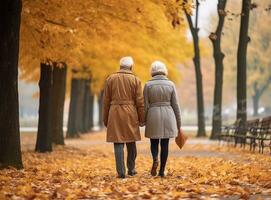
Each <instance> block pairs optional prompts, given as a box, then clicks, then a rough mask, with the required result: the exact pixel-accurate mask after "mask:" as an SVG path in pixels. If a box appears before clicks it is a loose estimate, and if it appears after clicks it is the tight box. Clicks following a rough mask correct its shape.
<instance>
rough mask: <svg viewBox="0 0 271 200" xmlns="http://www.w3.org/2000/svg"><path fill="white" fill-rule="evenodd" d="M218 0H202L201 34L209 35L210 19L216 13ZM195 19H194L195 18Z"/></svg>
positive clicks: (200, 12)
mask: <svg viewBox="0 0 271 200" xmlns="http://www.w3.org/2000/svg"><path fill="white" fill-rule="evenodd" d="M216 6H217V0H204V1H203V0H201V1H200V7H199V28H200V36H202V37H208V36H209V34H210V32H211V31H212V30H210V21H211V17H212V16H213V15H216ZM193 20H194V19H193Z"/></svg>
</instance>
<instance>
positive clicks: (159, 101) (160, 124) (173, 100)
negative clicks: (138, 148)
mask: <svg viewBox="0 0 271 200" xmlns="http://www.w3.org/2000/svg"><path fill="white" fill-rule="evenodd" d="M144 98H145V113H146V129H145V136H146V137H147V138H151V139H163V138H174V137H176V136H177V133H178V129H179V128H180V127H181V115H180V108H179V104H178V98H177V93H176V89H175V85H174V83H173V82H171V81H170V80H168V79H167V77H166V76H164V75H156V76H154V77H153V79H152V80H150V81H148V82H147V83H146V85H145V87H144Z"/></svg>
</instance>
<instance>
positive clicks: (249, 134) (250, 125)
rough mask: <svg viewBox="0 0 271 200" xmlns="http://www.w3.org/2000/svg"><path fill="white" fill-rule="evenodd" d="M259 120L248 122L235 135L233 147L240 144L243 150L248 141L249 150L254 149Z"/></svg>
mask: <svg viewBox="0 0 271 200" xmlns="http://www.w3.org/2000/svg"><path fill="white" fill-rule="evenodd" d="M259 123H260V119H251V120H248V121H247V122H246V123H245V125H244V127H243V129H242V132H240V133H239V134H237V135H235V146H236V145H237V144H238V143H239V142H240V144H241V147H243V148H245V147H246V144H247V141H248V140H249V144H250V150H252V149H253V148H254V149H255V146H256V145H255V139H256V138H257V135H258V134H257V130H258V128H259Z"/></svg>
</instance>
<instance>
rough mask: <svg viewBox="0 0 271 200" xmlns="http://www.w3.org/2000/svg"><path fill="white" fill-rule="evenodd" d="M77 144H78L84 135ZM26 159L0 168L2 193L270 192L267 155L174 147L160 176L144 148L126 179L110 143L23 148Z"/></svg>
mask: <svg viewBox="0 0 271 200" xmlns="http://www.w3.org/2000/svg"><path fill="white" fill-rule="evenodd" d="M81 141H84V140H81ZM74 144H80V140H76V143H74ZM148 145H149V144H148V143H147V142H146V143H140V144H139V146H138V149H141V148H143V149H144V148H145V149H146V150H147V149H148ZM170 148H171V149H173V150H174V149H175V148H176V147H175V146H174V145H171V147H170ZM205 148H206V145H194V146H193V145H187V146H186V149H185V150H184V151H189V149H196V150H197V151H200V150H201V149H205ZM225 149H226V147H217V145H216V146H214V147H213V149H212V151H217V152H225ZM176 150H177V149H176ZM174 151H175V150H174ZM230 152H231V151H230ZM229 155H231V153H229ZM23 160H24V167H25V168H24V169H23V170H19V171H17V170H15V169H6V170H2V171H0V199H12V198H13V199H21V198H22V199H24V198H25V199H35V198H36V199H79V198H84V199H123V198H127V199H182V198H189V199H190V198H194V199H210V198H211V199H220V198H221V197H226V198H229V199H232V198H236V199H239V198H242V199H249V198H252V197H253V198H256V199H266V198H268V197H270V196H271V158H270V156H268V155H260V154H249V153H247V152H238V156H237V157H236V158H235V159H228V158H225V157H207V156H199V157H195V156H182V157H180V156H172V151H171V152H170V156H169V160H168V164H167V176H166V177H165V178H163V179H161V178H159V177H151V176H150V174H149V170H150V167H151V158H150V156H149V152H146V153H144V152H140V153H139V155H138V157H137V171H138V175H136V176H135V177H127V178H126V179H124V180H122V179H117V178H116V174H115V163H114V156H113V148H112V145H104V144H103V145H99V144H96V145H92V146H90V147H89V148H87V149H86V148H83V149H82V148H75V147H74V146H72V145H71V144H69V142H68V145H67V146H66V147H56V148H55V150H54V152H53V153H46V154H40V153H34V152H32V151H26V152H23Z"/></svg>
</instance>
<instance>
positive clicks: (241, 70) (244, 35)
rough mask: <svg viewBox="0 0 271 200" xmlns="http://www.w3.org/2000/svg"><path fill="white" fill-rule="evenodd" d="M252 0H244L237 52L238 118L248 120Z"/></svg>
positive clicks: (242, 122) (243, 122)
mask: <svg viewBox="0 0 271 200" xmlns="http://www.w3.org/2000/svg"><path fill="white" fill-rule="evenodd" d="M250 5H251V0H243V1H242V12H241V13H242V14H241V23H240V33H239V44H238V52H237V115H236V116H237V119H241V124H243V125H244V124H245V122H246V120H247V45H248V42H249V36H248V28H249V13H250Z"/></svg>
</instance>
